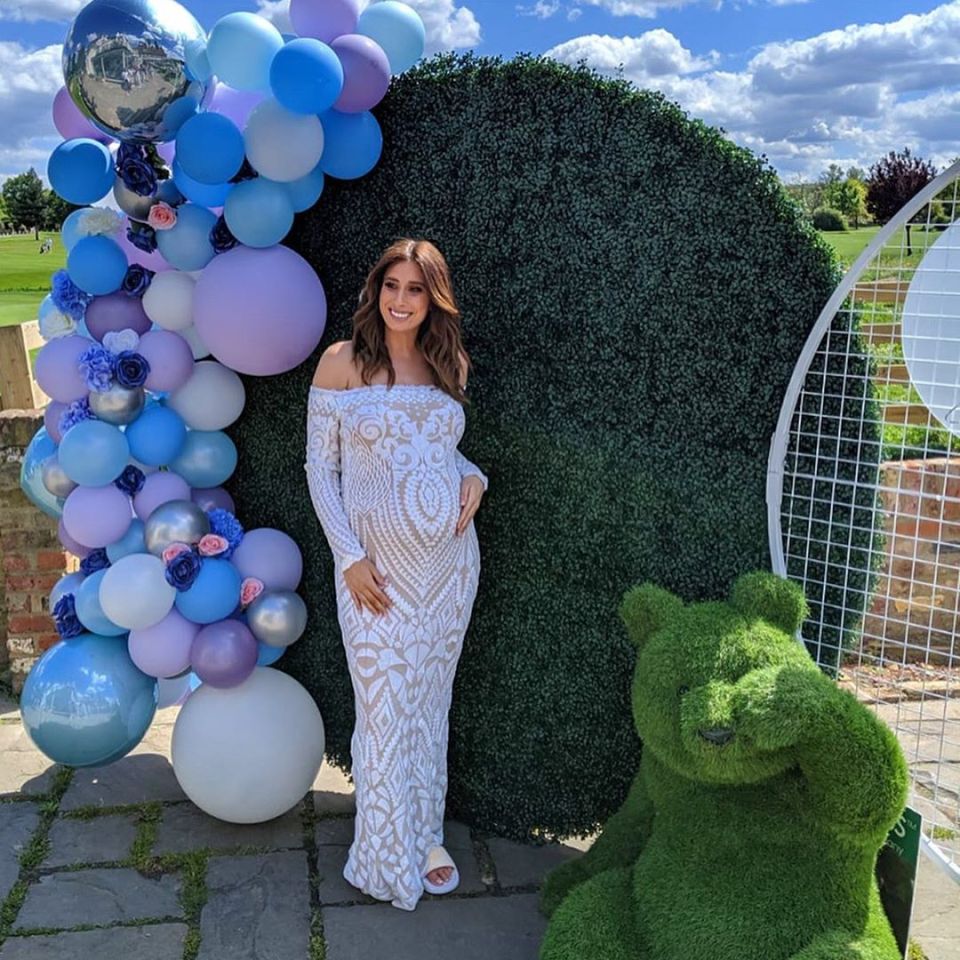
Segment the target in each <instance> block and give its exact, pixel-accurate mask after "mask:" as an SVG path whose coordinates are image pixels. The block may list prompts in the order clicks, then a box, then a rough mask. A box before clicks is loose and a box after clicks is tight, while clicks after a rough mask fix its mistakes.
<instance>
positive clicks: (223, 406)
mask: <svg viewBox="0 0 960 960" xmlns="http://www.w3.org/2000/svg"><path fill="white" fill-rule="evenodd" d="M245 401H246V391H245V390H244V386H243V381H242V380H241V379H240V377H239V376H237V374H236V373H234V371H233V370H231V369H229V368H228V367H225V366H223V364H220V363H217V362H216V361H215V360H204V361H201V362H200V363H197V364H194V368H193V376H192V377H190V379H189V380H188V381H187V382H186V383H185V384H184V385H183V386H182V387H180V389H179V390H176V391H174V392H173V393H171V394H170V396H169V397H168V398H167V405H168V406H169V407H170V409H171V410H175V411H176V412H177V413H179V414H180V416H181V417H182V418H183V422H184V423H185V424H186V425H187V426H188V427H190V429H191V430H223V429H224V428H225V427H229V426H230V424H231V423H233V422H234V421H235V420H236V419H237V417H239V416H240V414H241V413H242V412H243V406H244V403H245Z"/></svg>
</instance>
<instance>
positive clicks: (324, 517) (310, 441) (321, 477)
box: [304, 387, 367, 570]
mask: <svg viewBox="0 0 960 960" xmlns="http://www.w3.org/2000/svg"><path fill="white" fill-rule="evenodd" d="M336 393H337V391H335V390H322V389H320V388H319V387H311V388H310V400H309V403H308V405H307V460H306V463H305V464H304V467H305V468H306V471H307V486H308V487H309V488H310V499H311V500H312V501H313V509H314V510H315V511H316V514H317V518H318V519H319V520H320V525H321V526H322V527H323V532H324V535H325V536H326V538H327V542H328V543H329V544H330V549H331V551H332V552H333V556H334V559H335V560H336V561H337V563H338V564H339V566H340V569H341V570H346V569H347V567H349V566H350V565H351V564H353V563H356V562H357V561H358V560H362V559H363V558H364V557H366V555H367V552H366V550H364V549H363V547H362V546H361V545H360V541H359V540H357V536H356V534H355V533H354V532H353V530H352V529H351V527H350V521H349V520H348V519H347V512H346V510H345V509H344V506H343V498H342V496H341V493H340V410H339V407H338V406H337V398H336Z"/></svg>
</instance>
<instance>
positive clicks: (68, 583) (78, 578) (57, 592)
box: [47, 570, 87, 613]
mask: <svg viewBox="0 0 960 960" xmlns="http://www.w3.org/2000/svg"><path fill="white" fill-rule="evenodd" d="M86 579H87V578H86V576H84V573H83V571H82V570H75V571H74V572H73V573H68V574H66V575H64V576H62V577H61V578H60V579H59V580H58V581H57V582H56V583H55V584H54V585H53V589H52V590H51V591H50V602H49V605H48V607H47V609H49V610H50V611H51V613H52V612H53V608H54V607H55V606H56V605H57V601H59V600H60V598H61V597H65V596H66V595H67V594H68V593H72V594H73V595H74V597H76V595H77V591H78V590H79V589H80V584H82V583H83V581H84V580H86Z"/></svg>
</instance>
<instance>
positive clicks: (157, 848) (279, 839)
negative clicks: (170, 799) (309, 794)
mask: <svg viewBox="0 0 960 960" xmlns="http://www.w3.org/2000/svg"><path fill="white" fill-rule="evenodd" d="M302 846H303V824H302V823H301V820H300V806H299V805H298V806H296V807H294V808H293V810H290V811H288V812H287V813H285V814H284V815H283V816H281V817H277V818H276V819H275V820H269V821H267V822H266V823H225V822H224V821H223V820H216V819H215V818H213V817H211V816H209V815H207V814H206V813H204V812H203V811H202V810H200V809H198V808H197V807H195V806H194V805H193V804H192V803H178V804H176V805H175V806H172V807H164V808H163V820H162V821H161V822H160V824H159V825H158V827H157V842H156V843H155V844H154V848H153V849H154V853H188V852H189V851H191V850H200V849H203V848H206V849H209V850H231V849H234V848H236V847H264V848H266V849H268V850H275V849H278V848H283V849H289V848H291V847H302Z"/></svg>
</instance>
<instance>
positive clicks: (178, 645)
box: [129, 610, 200, 677]
mask: <svg viewBox="0 0 960 960" xmlns="http://www.w3.org/2000/svg"><path fill="white" fill-rule="evenodd" d="M199 630H200V628H199V627H198V626H197V624H195V623H191V622H190V621H189V620H187V619H186V618H185V617H184V616H182V615H181V614H180V613H179V612H178V611H177V610H171V611H170V612H169V613H168V614H167V615H166V616H165V617H164V618H163V619H162V620H161V621H160V622H159V623H155V624H154V625H153V626H152V627H146V628H144V629H143V630H131V631H130V639H129V647H130V656H131V657H132V658H133V662H134V663H135V664H136V665H137V666H138V667H139V668H140V669H141V670H142V671H143V672H144V673H146V674H149V675H150V676H151V677H175V676H176V675H177V674H179V673H183V671H184V670H187V669H189V667H190V646H191V644H192V643H193V640H194V637H196V635H197V633H198V632H199Z"/></svg>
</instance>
